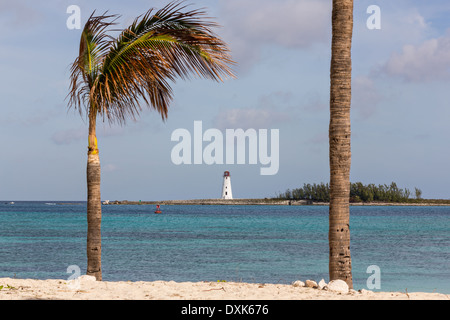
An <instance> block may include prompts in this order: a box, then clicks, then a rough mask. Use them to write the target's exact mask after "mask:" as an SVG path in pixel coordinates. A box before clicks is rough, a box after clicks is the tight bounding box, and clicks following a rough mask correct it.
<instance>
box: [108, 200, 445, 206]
mask: <svg viewBox="0 0 450 320" xmlns="http://www.w3.org/2000/svg"><path fill="white" fill-rule="evenodd" d="M102 203H103V205H168V206H169V205H276V206H308V205H312V206H328V205H329V203H328V202H315V201H310V200H278V199H268V198H266V199H192V200H161V201H140V200H139V201H129V200H121V201H118V200H114V201H109V200H106V201H103V202H102ZM350 206H450V200H449V203H440V202H399V203H397V202H354V203H350Z"/></svg>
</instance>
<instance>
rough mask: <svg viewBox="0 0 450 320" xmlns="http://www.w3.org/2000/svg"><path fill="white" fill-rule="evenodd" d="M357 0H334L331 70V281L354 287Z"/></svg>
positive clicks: (329, 236) (329, 235)
mask: <svg viewBox="0 0 450 320" xmlns="http://www.w3.org/2000/svg"><path fill="white" fill-rule="evenodd" d="M352 30H353V0H333V13H332V31H333V38H332V48H331V69H330V80H331V84H330V127H329V139H330V209H329V233H328V238H329V249H330V251H329V273H330V280H336V279H340V280H344V281H345V282H347V284H348V285H349V287H350V288H353V280H352V262H351V257H350V208H349V200H350V199H349V198H350V164H351V150H350V133H351V132H350V103H351V79H352V74H351V73H352V58H351V46H352Z"/></svg>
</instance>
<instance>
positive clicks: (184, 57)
mask: <svg viewBox="0 0 450 320" xmlns="http://www.w3.org/2000/svg"><path fill="white" fill-rule="evenodd" d="M185 8H186V6H183V5H182V3H181V2H178V1H176V2H172V3H170V4H168V5H167V6H166V7H164V8H162V9H161V10H158V11H156V12H154V11H153V9H151V10H149V11H148V12H147V13H145V14H144V15H142V16H140V17H138V18H136V19H135V20H134V22H133V23H132V24H131V25H130V26H129V27H128V28H126V29H125V30H123V31H122V32H121V34H120V35H119V36H118V37H117V39H111V38H110V37H108V36H106V34H105V31H106V28H107V27H108V26H109V25H111V24H112V22H106V20H107V19H110V18H114V17H115V16H105V15H103V16H99V17H94V16H91V17H90V18H89V21H88V23H87V24H86V26H85V28H84V30H83V33H82V38H81V44H80V54H79V56H78V58H77V60H76V61H75V63H74V65H73V67H72V76H71V79H72V90H71V93H70V95H71V101H70V103H71V104H73V105H75V106H79V105H80V104H81V100H80V98H81V97H83V100H84V103H85V104H89V107H92V108H95V110H96V112H98V113H99V114H101V115H103V116H106V118H107V119H108V120H110V121H118V122H120V123H123V122H125V120H126V119H127V118H133V119H134V118H135V117H136V115H138V114H139V112H140V111H141V110H142V108H141V103H142V102H144V103H145V105H147V106H149V107H152V108H154V109H155V110H157V111H158V112H159V113H160V114H161V116H162V118H163V119H165V118H166V117H167V112H168V107H169V104H170V102H171V100H172V89H171V87H170V82H175V80H176V79H177V78H181V79H189V78H190V77H191V75H194V76H198V77H203V78H206V79H212V80H215V81H222V80H224V78H226V77H234V75H233V73H232V71H231V69H230V65H232V64H233V61H232V60H231V57H230V55H229V50H228V48H227V46H226V44H225V43H224V42H223V41H222V40H221V39H220V38H219V37H217V36H216V35H215V34H214V33H213V32H212V31H211V28H212V27H217V25H216V24H215V23H214V22H211V21H210V20H209V18H207V17H205V12H203V11H201V10H191V11H187V12H182V10H183V9H185ZM88 93H89V94H88ZM87 102H88V103H87Z"/></svg>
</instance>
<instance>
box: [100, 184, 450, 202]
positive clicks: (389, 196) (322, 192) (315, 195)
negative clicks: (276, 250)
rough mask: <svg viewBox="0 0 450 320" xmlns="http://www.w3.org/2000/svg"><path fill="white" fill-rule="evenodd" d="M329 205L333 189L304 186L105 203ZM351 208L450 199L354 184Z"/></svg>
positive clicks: (395, 188) (380, 186) (417, 192)
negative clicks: (257, 194) (248, 195)
mask: <svg viewBox="0 0 450 320" xmlns="http://www.w3.org/2000/svg"><path fill="white" fill-rule="evenodd" d="M329 201H330V187H329V185H328V183H327V184H325V183H320V184H316V183H314V184H304V185H303V187H301V188H296V189H292V190H290V189H288V190H286V191H285V192H283V193H279V194H277V195H276V196H275V197H270V198H263V199H192V200H161V201H141V200H138V201H128V200H121V201H119V200H115V201H109V200H106V201H104V202H103V204H104V205H285V206H302V205H322V206H327V205H328V204H329ZM350 205H354V206H364V205H366V206H402V205H403V206H404V205H408V206H448V205H450V199H422V191H421V190H420V189H418V188H415V190H414V197H412V193H411V191H410V190H408V189H406V188H405V189H401V188H398V187H397V184H396V183H395V182H392V183H391V184H390V185H386V184H384V185H378V186H376V185H375V184H368V185H364V184H362V183H361V182H356V183H351V186H350Z"/></svg>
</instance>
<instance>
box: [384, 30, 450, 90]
mask: <svg viewBox="0 0 450 320" xmlns="http://www.w3.org/2000/svg"><path fill="white" fill-rule="evenodd" d="M380 71H381V72H382V73H385V74H387V75H390V76H398V77H401V78H403V79H404V80H406V81H412V82H423V81H434V80H450V29H449V30H447V32H446V34H445V35H444V36H442V37H439V38H433V39H429V40H426V41H424V42H422V43H421V44H419V45H405V46H403V49H402V51H401V52H394V53H393V54H392V55H391V57H390V58H389V59H388V61H387V62H386V63H385V64H384V65H383V66H382V68H381V70H380Z"/></svg>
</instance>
